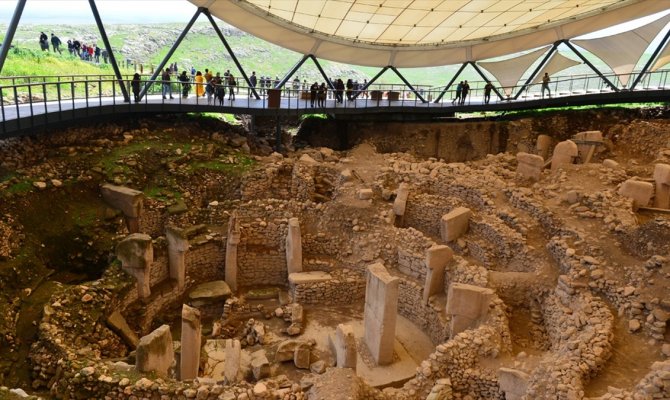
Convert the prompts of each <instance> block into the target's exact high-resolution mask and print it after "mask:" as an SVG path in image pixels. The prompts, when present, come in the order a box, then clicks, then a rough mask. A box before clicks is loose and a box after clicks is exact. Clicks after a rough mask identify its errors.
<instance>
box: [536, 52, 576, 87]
mask: <svg viewBox="0 0 670 400" xmlns="http://www.w3.org/2000/svg"><path fill="white" fill-rule="evenodd" d="M578 64H581V62H579V61H575V60H573V59H572V58H568V57H566V56H564V55H563V54H561V53H559V52H555V53H554V54H553V55H552V56H551V60H549V62H548V63H546V64H545V65H544V67H543V68H542V69H541V70H540V72H539V73H538V74H537V76H535V79H533V82H532V83H534V84H535V83H540V82H541V81H542V77H543V76H544V74H545V73H547V74H549V75H553V74H555V73H557V72H560V71H563V70H564V69H567V68H570V67H573V66H575V65H578Z"/></svg>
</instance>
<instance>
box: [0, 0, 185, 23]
mask: <svg viewBox="0 0 670 400" xmlns="http://www.w3.org/2000/svg"><path fill="white" fill-rule="evenodd" d="M16 3H17V1H16V0H0V21H1V22H9V21H10V20H11V18H12V15H13V14H14V9H15V8H16ZM95 4H96V6H97V7H98V12H99V13H100V18H101V19H102V22H103V23H104V24H108V23H110V24H118V23H158V22H182V21H183V22H187V21H188V20H189V19H191V17H192V16H193V14H194V13H195V11H196V6H194V5H193V4H191V3H189V2H188V1H186V0H96V2H95ZM21 22H22V23H29V24H59V23H67V24H73V23H84V24H93V23H95V21H94V20H93V14H91V8H90V6H89V5H88V1H86V0H67V1H66V0H28V1H27V2H26V7H25V9H24V10H23V14H22V15H21Z"/></svg>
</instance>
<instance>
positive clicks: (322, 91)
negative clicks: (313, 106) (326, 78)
mask: <svg viewBox="0 0 670 400" xmlns="http://www.w3.org/2000/svg"><path fill="white" fill-rule="evenodd" d="M327 91H328V89H326V82H321V86H319V92H318V93H317V106H318V107H325V106H326V92H327Z"/></svg>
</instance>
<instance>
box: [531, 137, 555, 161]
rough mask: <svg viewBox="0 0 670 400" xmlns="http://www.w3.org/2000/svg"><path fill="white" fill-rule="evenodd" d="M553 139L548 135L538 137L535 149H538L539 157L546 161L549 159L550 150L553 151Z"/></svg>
mask: <svg viewBox="0 0 670 400" xmlns="http://www.w3.org/2000/svg"><path fill="white" fill-rule="evenodd" d="M552 141H553V139H552V138H551V136H548V135H538V136H537V142H536V143H535V149H537V155H539V156H540V157H542V159H543V160H546V159H547V157H549V150H550V149H551V142H552Z"/></svg>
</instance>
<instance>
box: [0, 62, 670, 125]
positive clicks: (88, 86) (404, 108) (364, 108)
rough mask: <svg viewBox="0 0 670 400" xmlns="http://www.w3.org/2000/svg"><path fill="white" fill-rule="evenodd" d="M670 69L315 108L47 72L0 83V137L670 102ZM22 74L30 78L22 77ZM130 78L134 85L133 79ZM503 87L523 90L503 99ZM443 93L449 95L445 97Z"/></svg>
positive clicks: (287, 98)
mask: <svg viewBox="0 0 670 400" xmlns="http://www.w3.org/2000/svg"><path fill="white" fill-rule="evenodd" d="M667 72H668V71H658V73H661V74H658V76H656V78H657V79H655V80H654V82H653V84H650V83H651V82H650V80H648V81H644V82H642V84H641V85H639V86H638V87H636V89H635V90H633V91H630V90H622V89H616V90H613V89H611V88H610V87H607V86H605V85H604V84H603V83H602V80H599V77H598V76H588V77H587V76H579V77H570V78H569V79H557V80H555V81H554V82H553V83H552V85H551V86H550V90H551V93H552V96H549V95H546V96H544V97H543V96H542V94H541V87H540V85H528V86H525V87H523V88H507V89H512V90H504V89H505V88H498V90H499V93H503V94H501V96H497V93H491V99H490V102H489V104H485V102H484V98H483V96H484V90H483V87H484V84H485V82H472V83H471V87H472V88H473V89H472V90H471V92H470V93H469V94H468V96H467V98H466V100H465V102H464V103H462V104H458V102H455V103H454V102H452V99H453V98H454V97H455V90H454V89H453V88H451V90H447V91H445V90H444V87H437V88H429V89H423V88H422V89H420V91H418V92H416V91H413V90H407V89H405V88H404V86H400V85H376V86H374V87H370V88H368V89H367V90H366V91H364V92H363V91H360V92H352V93H351V97H355V98H353V99H347V94H346V92H345V93H344V100H343V101H342V102H341V103H338V102H336V100H335V99H334V97H335V96H334V93H333V92H332V91H330V90H329V91H328V94H327V99H326V100H325V106H321V107H318V106H317V104H316V103H315V105H314V107H312V106H311V102H310V100H309V92H306V91H303V90H301V89H292V88H288V87H285V88H283V89H276V90H275V89H263V90H261V89H260V88H256V90H257V92H258V93H259V94H260V96H259V98H258V99H256V98H255V97H254V96H253V95H251V93H249V92H248V91H247V88H245V87H239V86H238V87H236V88H235V89H236V92H237V94H236V96H235V100H229V99H228V94H226V96H225V99H224V100H223V102H220V101H219V99H217V98H216V97H214V98H213V99H212V101H211V102H210V103H209V104H208V101H207V98H206V97H196V96H195V95H194V91H193V90H191V91H190V92H189V96H188V97H182V96H180V94H181V92H180V90H181V86H180V84H178V83H174V82H173V84H172V87H173V90H172V96H173V98H172V99H170V98H169V97H168V98H166V99H164V98H163V97H162V96H161V94H160V92H157V90H160V89H161V82H155V83H154V84H153V85H151V86H150V89H151V90H153V92H151V90H150V91H149V93H148V94H147V95H145V96H144V97H142V98H141V100H140V101H139V102H130V103H129V102H125V101H124V97H123V96H122V94H121V91H120V90H119V81H117V80H115V79H111V78H105V79H103V78H102V77H101V76H92V77H86V78H85V79H82V78H78V79H76V80H75V79H67V77H50V78H54V79H46V78H44V79H42V81H41V82H35V81H36V80H39V79H38V78H35V77H31V78H28V77H24V78H18V77H12V78H7V77H5V78H1V79H2V81H0V83H2V84H3V85H2V86H0V97H1V98H2V99H3V102H2V104H1V105H0V117H1V126H0V138H7V137H11V136H16V135H22V134H33V133H36V132H37V131H39V130H40V129H41V128H46V127H48V126H52V125H58V124H69V123H71V122H72V121H74V120H84V119H89V120H90V119H93V120H95V119H101V118H102V117H104V116H110V115H114V116H118V117H120V118H126V117H128V116H129V115H132V114H161V113H191V112H198V113H202V112H212V113H228V114H248V115H256V116H272V117H278V118H282V117H295V116H300V115H304V114H329V115H332V116H335V117H337V118H370V119H373V118H375V117H377V118H379V117H381V118H384V119H410V120H417V119H423V120H430V119H438V118H444V117H453V116H454V115H455V114H456V113H475V112H503V111H512V110H529V109H541V108H548V107H565V106H584V105H599V104H613V103H646V102H665V101H668V99H670V82H668V83H667V85H666V82H665V80H666V79H667V75H668V73H667ZM661 77H662V79H661ZM55 78H57V79H55ZM9 79H11V81H8V80H9ZM22 79H23V81H27V82H30V83H23V81H22ZM594 82H596V84H595V85H594ZM597 82H600V83H597ZM6 83H9V84H8V85H7V84H6ZM143 83H145V82H143ZM124 84H126V85H128V86H129V82H124ZM514 89H516V90H514ZM270 92H274V93H270ZM504 93H517V95H516V96H512V95H510V96H509V97H507V98H502V96H504ZM441 94H444V96H443V97H441V96H440V95H441ZM31 99H32V101H30V100H31ZM433 99H439V101H434V100H433ZM422 100H423V101H422Z"/></svg>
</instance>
